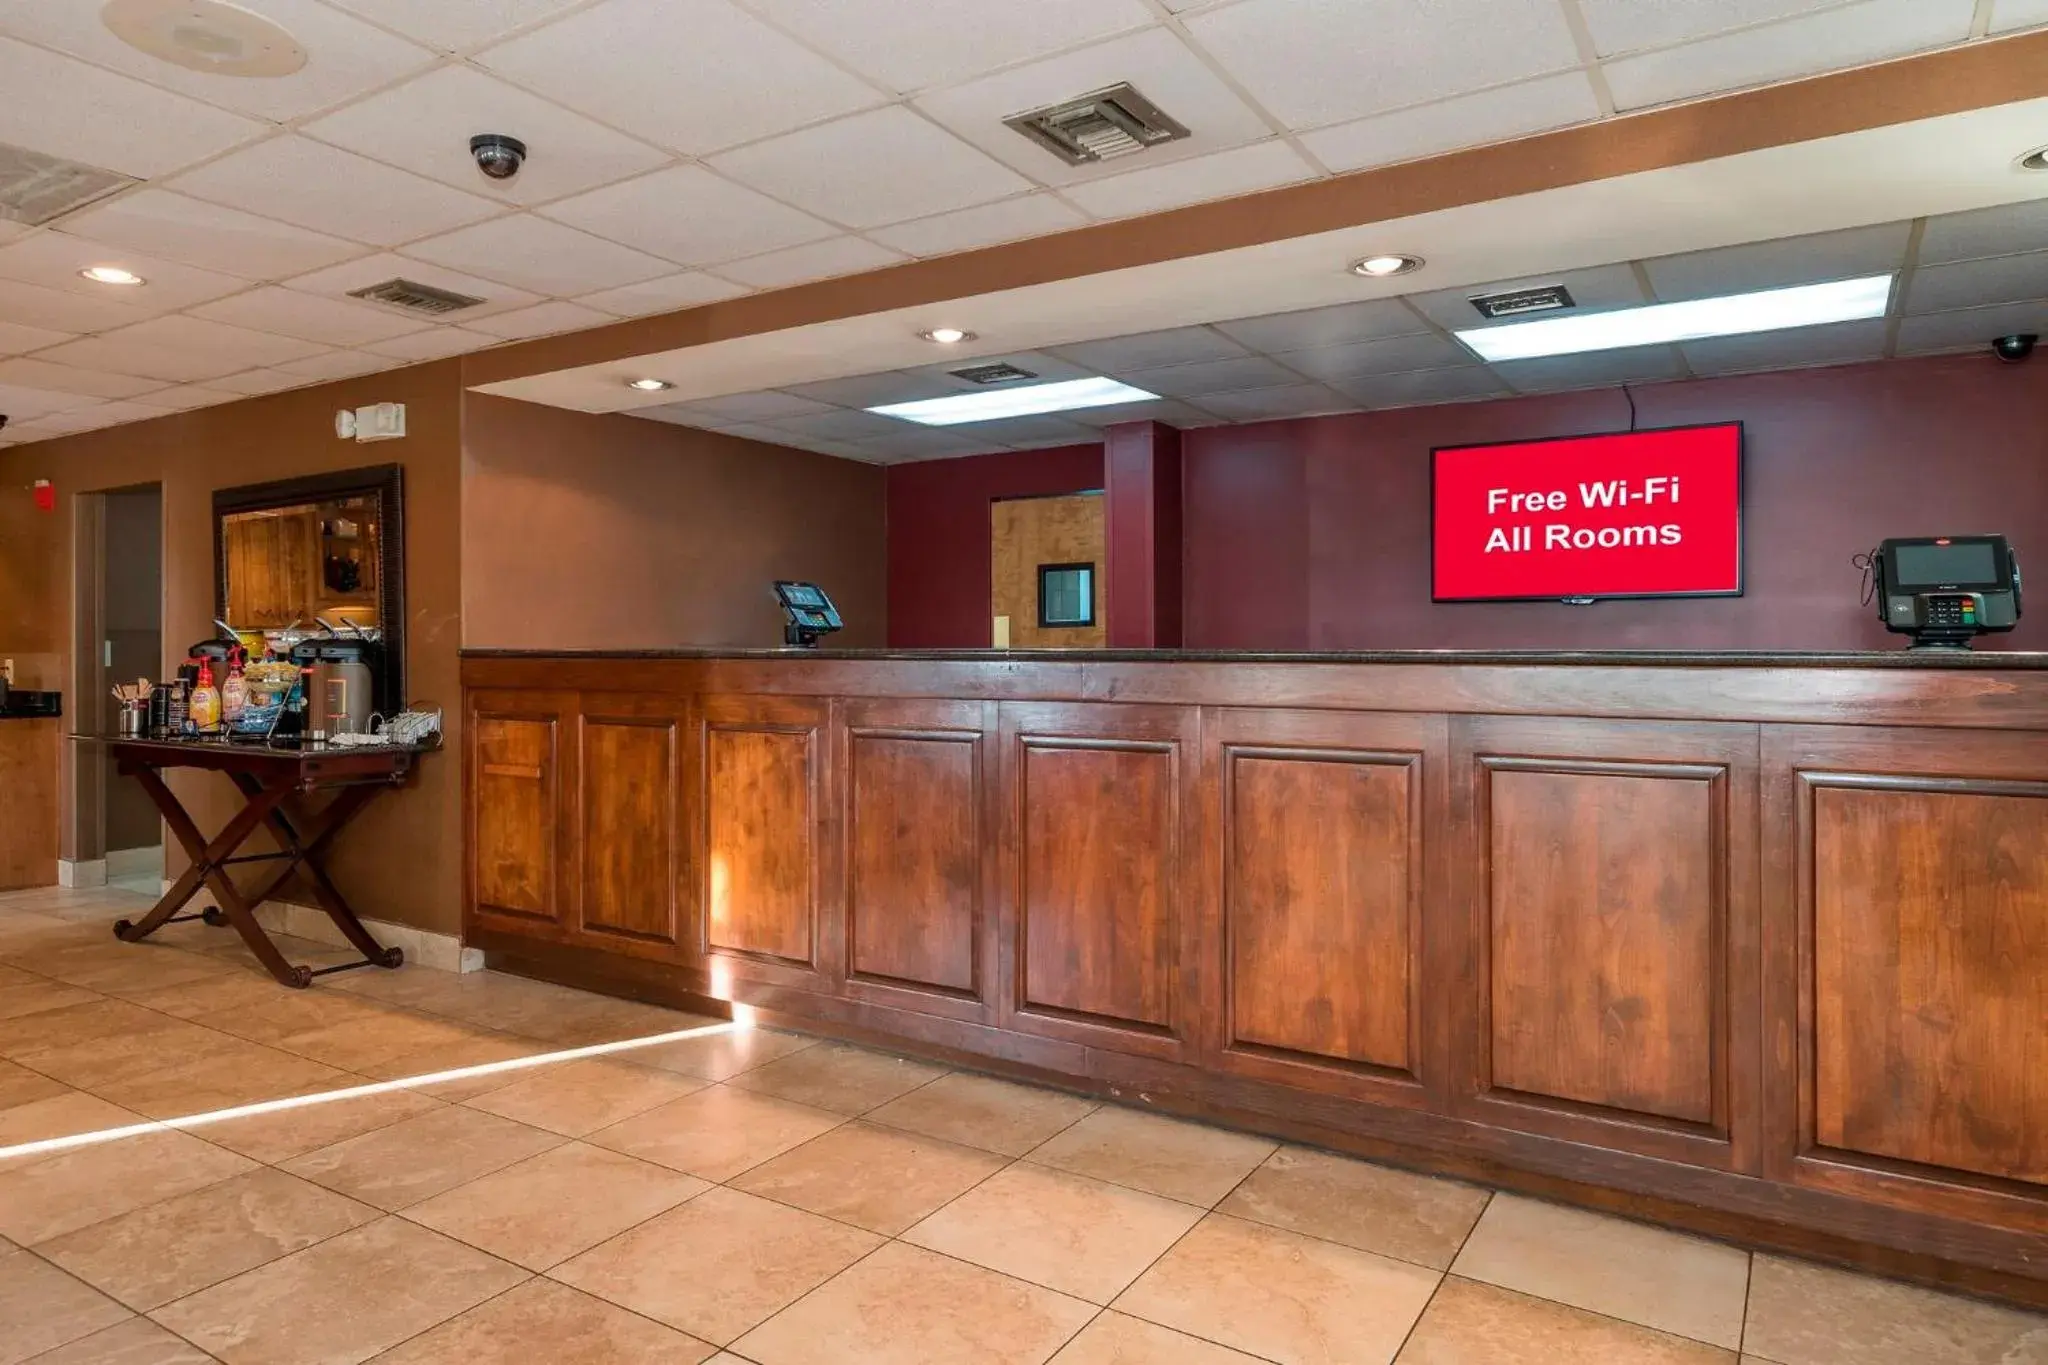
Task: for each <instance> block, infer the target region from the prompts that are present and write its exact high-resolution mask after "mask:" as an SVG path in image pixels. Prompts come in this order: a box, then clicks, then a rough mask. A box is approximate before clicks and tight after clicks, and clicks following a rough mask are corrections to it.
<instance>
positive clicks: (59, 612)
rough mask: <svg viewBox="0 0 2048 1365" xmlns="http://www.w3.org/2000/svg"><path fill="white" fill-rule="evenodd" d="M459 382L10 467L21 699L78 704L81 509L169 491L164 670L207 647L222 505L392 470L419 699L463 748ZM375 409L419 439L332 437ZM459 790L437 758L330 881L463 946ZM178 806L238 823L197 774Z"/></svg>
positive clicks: (110, 438) (419, 378) (2, 626)
mask: <svg viewBox="0 0 2048 1365" xmlns="http://www.w3.org/2000/svg"><path fill="white" fill-rule="evenodd" d="M460 377H461V366H460V363H459V362H456V361H443V362H439V363H436V364H432V365H422V366H416V367H414V368H411V369H406V370H397V371H392V372H390V373H386V374H380V375H373V376H369V377H367V378H363V379H354V380H346V381H343V382H341V383H336V384H325V385H321V386H319V387H316V388H310V389H301V390H298V391H296V392H293V393H285V394H277V395H274V396H272V397H267V398H258V399H251V400H248V401H245V402H238V403H230V404H227V405H224V406H221V407H217V408H202V409H199V410H198V411H195V412H187V413H177V414H173V415H170V416H166V417H161V418H156V419H154V420H152V421H148V422H140V423H136V424H134V425H132V426H123V427H115V428H112V429H110V430H107V431H98V432H87V433H85V434H82V435H78V436H70V437H65V438H63V439H61V440H55V441H42V442H37V443H36V444H33V445H27V446H22V447H19V448H16V449H11V450H6V451H0V655H9V654H11V655H13V656H14V657H15V658H16V659H17V660H19V661H20V663H21V666H22V676H21V685H22V686H25V687H36V686H46V687H63V688H65V689H66V691H67V692H71V691H72V684H71V679H70V676H69V673H70V653H71V600H70V599H71V588H70V583H71V564H72V557H71V556H72V551H71V535H72V517H73V512H74V508H75V498H74V497H73V496H71V495H75V494H78V493H82V492H90V491H96V490H101V489H109V488H121V487H127V486H129V485H133V484H142V483H159V482H160V483H161V484H162V485H163V497H164V644H165V652H166V655H167V658H166V663H169V662H170V660H169V658H168V656H169V655H173V654H179V655H181V652H182V650H183V649H184V647H185V646H186V645H188V644H190V643H191V642H192V641H194V640H198V639H202V638H204V637H206V636H208V635H210V634H212V627H211V626H210V625H209V622H210V620H211V618H212V616H213V605H214V589H213V533H212V515H213V513H212V495H213V490H214V489H216V488H223V487H232V486H234V485H237V484H245V483H256V482H261V481H264V480H268V479H276V478H283V477H287V476H290V475H295V474H310V473H317V472H321V471H325V470H333V469H347V468H352V467H355V466H358V465H370V464H386V463H391V462H393V461H396V462H399V463H402V464H403V465H404V466H405V479H406V486H405V498H406V509H405V512H406V607H407V619H406V630H407V668H408V677H409V684H408V690H409V691H410V693H411V695H412V697H413V699H415V700H433V701H438V702H441V703H443V704H444V705H445V706H446V707H447V719H448V726H449V729H450V731H451V734H450V740H451V742H453V741H456V740H459V738H460V736H459V735H458V734H455V733H453V732H454V731H455V730H456V729H457V727H458V725H459V721H460V709H459V708H458V707H457V706H456V702H457V700H458V691H459V688H458V683H457V676H456V664H457V651H458V648H459V638H458V637H459V629H458V613H459V612H460V610H461V590H460V587H459V574H460V571H461V565H460V555H459V552H458V542H457V535H458V532H459V529H460V520H459V515H458V512H457V507H458V504H459V502H460V496H461V494H460V474H461V468H460V465H461V461H460V458H459V456H460V448H461V438H460V421H461V404H460V401H459V396H460V392H461V388H460ZM373 402H397V403H404V404H406V406H407V423H408V426H409V429H410V435H408V436H407V438H406V439H405V440H402V441H392V442H388V443H384V444H380V445H374V446H364V445H358V444H356V443H355V442H353V441H342V440H338V439H336V437H335V435H334V413H335V410H336V409H337V408H342V407H358V406H361V405H363V404H366V403H373ZM37 478H48V479H52V480H54V481H55V482H56V485H57V489H58V492H59V494H60V495H62V496H61V498H60V501H59V504H58V508H57V511H56V512H55V513H54V514H49V515H45V514H41V513H38V512H36V511H35V510H34V508H33V505H32V503H31V500H30V494H29V492H28V485H29V484H30V483H31V482H32V481H33V480H34V479H37ZM65 707H66V711H67V714H72V715H75V714H77V713H78V698H77V697H76V696H75V695H67V697H66V699H65ZM88 709H90V708H88ZM458 788H459V774H458V773H457V771H456V765H455V763H454V761H453V758H452V756H442V757H436V758H430V759H428V760H427V761H426V762H425V763H424V764H423V765H422V770H421V773H420V776H419V778H418V779H417V780H416V782H415V783H414V785H413V786H411V787H408V788H407V789H405V790H404V791H400V792H394V793H393V794H391V795H390V796H388V797H386V798H383V799H381V800H379V801H378V802H377V803H376V804H374V805H372V806H371V807H370V808H369V809H368V810H367V811H366V812H365V813H364V815H363V816H362V818H361V819H360V821H359V822H358V823H357V824H356V825H355V826H354V827H352V828H351V829H350V830H349V832H348V834H347V836H346V837H344V838H343V839H342V840H341V841H340V845H339V847H338V851H337V854H336V859H335V872H336V875H337V879H338V880H339V881H340V882H341V884H342V885H343V886H344V887H346V888H347V889H348V891H349V895H350V898H351V899H352V900H353V902H354V903H355V906H356V908H357V909H358V910H359V911H360V912H361V913H363V914H365V915H370V916H373V917H376V918H380V919H391V920H397V921H402V922H404V923H408V924H416V925H419V926H421V927H424V928H428V929H432V930H436V931H440V932H450V933H452V932H455V931H456V929H457V928H458V926H459V923H460V911H459V904H460V898H461V862H460V856H461V835H462V830H461V823H460V811H459V805H458V802H457V794H458ZM182 790H184V791H185V792H187V793H188V796H187V799H188V800H190V801H192V802H193V804H194V808H195V812H196V813H197V814H198V815H199V816H200V819H201V822H202V824H211V823H216V822H218V821H219V820H221V819H223V818H225V815H226V813H227V812H228V811H229V810H230V809H231V802H230V800H229V792H228V789H227V786H226V784H225V783H223V782H221V781H220V780H219V779H217V778H213V777H211V776H209V775H200V774H193V775H188V776H187V780H186V781H185V782H184V783H183V786H182ZM66 856H74V854H72V853H70V852H67V855H66ZM171 861H172V863H173V866H174V867H175V866H181V865H182V861H183V860H182V859H181V858H179V857H177V856H176V855H175V854H174V855H173V857H172V859H171Z"/></svg>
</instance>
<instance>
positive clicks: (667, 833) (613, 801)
mask: <svg viewBox="0 0 2048 1365" xmlns="http://www.w3.org/2000/svg"><path fill="white" fill-rule="evenodd" d="M686 724H687V720H686V716H685V712H684V708H683V707H682V706H680V705H679V704H678V703H677V701H675V700H674V699H670V698H663V697H658V696H654V697H636V696H614V695H597V696H592V697H590V698H588V699H587V701H586V702H585V705H584V712H583V723H582V736H583V752H582V764H581V771H582V778H583V780H582V784H581V789H580V796H581V800H580V803H579V804H580V808H581V812H582V820H583V841H582V849H583V858H582V896H581V899H580V901H579V925H578V927H579V928H580V930H581V931H582V932H583V933H585V934H590V935H596V936H600V937H602V936H616V937H619V938H623V939H626V940H630V941H633V944H634V947H636V948H638V949H641V950H658V949H671V950H672V949H676V948H679V947H680V946H681V945H682V944H683V943H684V942H685V941H686V937H685V934H684V919H685V913H686V906H687V903H688V891H687V883H686V874H685V867H684V865H685V863H686V861H687V859H686V856H685V853H684V848H683V830H682V820H681V814H680V810H679V806H680V804H681V803H680V799H679V798H680V793H681V790H682V784H683V780H684V775H683V771H682V750H683V739H682V736H683V734H684V733H685V726H686Z"/></svg>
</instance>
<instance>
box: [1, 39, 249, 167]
mask: <svg viewBox="0 0 2048 1365" xmlns="http://www.w3.org/2000/svg"><path fill="white" fill-rule="evenodd" d="M21 10H26V11H29V12H32V13H36V14H40V13H43V12H44V11H49V12H51V13H56V12H58V11H67V10H68V11H76V12H78V13H80V14H84V15H88V16H90V17H91V18H92V20H93V21H94V22H97V16H98V14H99V7H98V6H96V5H94V6H82V5H71V4H57V3H51V0H15V3H14V4H13V5H12V6H11V7H10V8H9V9H8V10H7V11H5V12H4V14H0V25H4V26H6V27H10V28H12V27H14V26H15V23H16V21H15V11H21ZM0 90H4V91H6V92H7V96H6V98H4V99H0V142H9V143H12V144H14V145H15V146H17V147H27V148H30V149H31V150H34V151H38V152H47V153H48V154H50V155H51V156H61V157H66V158H68V159H70V160H72V161H82V162H84V163H85V164H87V165H88V166H100V167H103V168H105V169H107V170H110V171H119V172H120V173H121V174H123V175H132V176H139V177H142V178H144V179H151V178H154V177H156V176H161V175H168V174H170V173H171V172H172V171H175V170H178V169H179V168H180V167H183V166H189V165H191V164H192V163H193V162H195V161H201V160H204V159H205V158H207V157H209V156H217V155H219V154H220V153H222V152H224V151H226V150H227V149H228V148H230V147H233V146H235V145H236V144H237V143H242V142H247V141H249V140H250V139H252V138H257V137H261V136H262V135H263V133H264V132H265V131H267V130H266V129H265V127H264V125H263V124H260V123H257V122H255V121H254V120H252V119H246V118H243V117H241V116H240V115H239V114H230V113H228V112H227V111H226V110H224V109H215V108H211V107H210V106H208V105H204V104H201V103H199V102H198V101H196V100H188V99H186V98H185V97H184V96H182V95H174V94H172V93H171V92H170V91H168V90H160V89H158V88H156V87H155V86H152V85H144V84H143V83H142V82H141V81H134V80H130V79H128V78H127V77H126V76H120V75H116V74H115V73H113V72H111V71H102V70H100V69H99V68H98V67H92V66H87V65H86V64H85V63H83V62H78V61H73V60H72V59H71V58H69V57H64V56H60V55H59V54H57V53H55V52H47V51H44V50H43V49H41V48H34V47H30V46H29V45H28V44H26V43H17V42H15V41H13V40H12V39H9V38H0ZM139 129H147V130H148V132H147V135H146V136H138V133H137V130H139Z"/></svg>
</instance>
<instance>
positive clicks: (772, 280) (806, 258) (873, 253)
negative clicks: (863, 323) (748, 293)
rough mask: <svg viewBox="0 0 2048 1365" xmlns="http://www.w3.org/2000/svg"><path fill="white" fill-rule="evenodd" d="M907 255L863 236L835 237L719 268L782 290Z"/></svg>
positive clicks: (746, 280)
mask: <svg viewBox="0 0 2048 1365" xmlns="http://www.w3.org/2000/svg"><path fill="white" fill-rule="evenodd" d="M902 259H903V257H902V256H900V255H899V254H897V253H896V252H894V251H891V250H889V248H887V247H883V246H876V245H875V244H874V243H873V242H870V241H868V240H866V239H865V238H861V237H833V238H830V239H828V240H826V241H822V242H813V243H811V244H810V245H809V246H795V247H791V248H790V249H789V250H787V251H774V252H770V253H769V254H768V255H766V256H753V257H749V258H748V259H747V260H744V261H734V262H732V263H731V264H730V265H722V266H720V267H718V273H719V274H721V275H728V276H731V277H732V278H733V279H735V280H738V281H739V282H740V283H741V284H748V285H752V286H753V287H754V288H756V289H780V288H783V287H784V286H787V285H793V284H803V283H805V282H806V281H809V280H823V279H830V278H831V277H833V276H835V275H851V274H854V273H855V272H856V271H862V270H877V269H880V268H881V267H882V266H885V265H894V264H896V263H897V262H898V261H900V260H902Z"/></svg>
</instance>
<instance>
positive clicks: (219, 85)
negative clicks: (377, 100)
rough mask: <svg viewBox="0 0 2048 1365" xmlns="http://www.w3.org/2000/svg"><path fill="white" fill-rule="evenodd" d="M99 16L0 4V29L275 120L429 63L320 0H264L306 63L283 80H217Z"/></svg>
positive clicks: (95, 10) (91, 10)
mask: <svg viewBox="0 0 2048 1365" xmlns="http://www.w3.org/2000/svg"><path fill="white" fill-rule="evenodd" d="M99 11H100V6H98V5H93V4H52V3H49V0H0V28H5V29H6V30H7V31H9V32H11V33H17V34H19V35H20V36H22V37H24V38H27V39H29V40H30V41H32V42H36V43H41V44H44V45H46V46H49V47H54V48H58V49H60V50H62V51H65V52H69V53H70V54H72V55H73V56H76V57H83V58H84V59H85V60H87V61H89V62H92V63H93V64H95V65H97V66H103V67H111V68H112V69H114V70H116V71H121V72H125V73H126V74H128V75H130V76H134V77H136V78H137V79H139V80H145V81H148V82H149V83H150V84H152V85H159V86H162V87H164V88H165V89H167V90H174V91H177V92H178V93H180V94H183V95H189V96H191V97H192V98H194V99H201V100H205V101H206V102H207V103H208V104H216V105H220V106H222V107H224V108H228V109H233V110H236V111H238V112H240V113H244V114H253V115H255V116H256V117H258V118H266V119H275V120H279V121H283V120H286V119H295V118H304V117H305V116H306V115H308V114H311V113H314V112H316V111H318V110H321V109H327V108H330V107H332V106H333V105H336V104H339V103H340V102H341V101H343V100H346V99H352V98H354V97H355V96H357V95H360V94H362V93H363V92H364V91H366V90H374V89H376V88H377V87H378V86H380V85H383V84H384V83H385V82H387V81H392V80H396V79H398V78H399V77H400V76H403V75H405V74H406V73H407V72H408V71H414V70H418V69H420V68H422V67H424V66H426V65H427V64H428V63H429V62H431V61H432V60H433V54H432V53H430V52H428V51H427V50H426V49H424V48H422V47H419V46H417V45H415V44H413V43H409V42H407V41H406V40H405V39H403V38H400V37H397V36H395V35H393V34H390V33H386V32H384V31H383V30H382V29H379V28H376V27H374V26H373V25H370V24H366V23H364V22H363V21H362V20H360V19H358V18H356V17H355V16H353V15H350V14H345V13H343V12H341V11H340V10H336V9H332V8H329V7H328V6H326V5H323V4H320V3H318V0H264V3H263V17H264V18H266V19H270V20H272V21H274V22H276V23H277V24H279V25H281V26H282V27H283V28H284V29H285V30H286V31H287V32H289V33H290V34H291V35H292V37H293V38H294V39H296V40H297V41H298V43H299V45H300V46H301V47H303V48H305V49H306V51H307V52H308V53H309V54H310V60H308V61H307V63H306V64H305V65H304V66H302V67H300V68H299V69H298V70H297V71H295V72H293V73H291V74H290V75H288V76H265V77H261V78H259V79H254V80H252V79H249V78H247V77H242V76H220V75H214V74H212V73H209V72H202V71H188V70H186V69H185V68H183V67H178V66H173V65H171V64H170V63H169V62H166V61H162V60H159V59H158V58H155V57H152V56H149V55H148V54H147V53H145V52H142V51H140V50H139V49H136V48H132V47H130V46H128V44H126V43H124V42H122V41H121V40H120V39H119V38H116V37H115V36H114V35H113V32H112V31H111V30H109V29H108V28H107V27H106V26H105V25H104V24H102V23H101V22H100V15H99ZM138 140H140V139H138Z"/></svg>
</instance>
